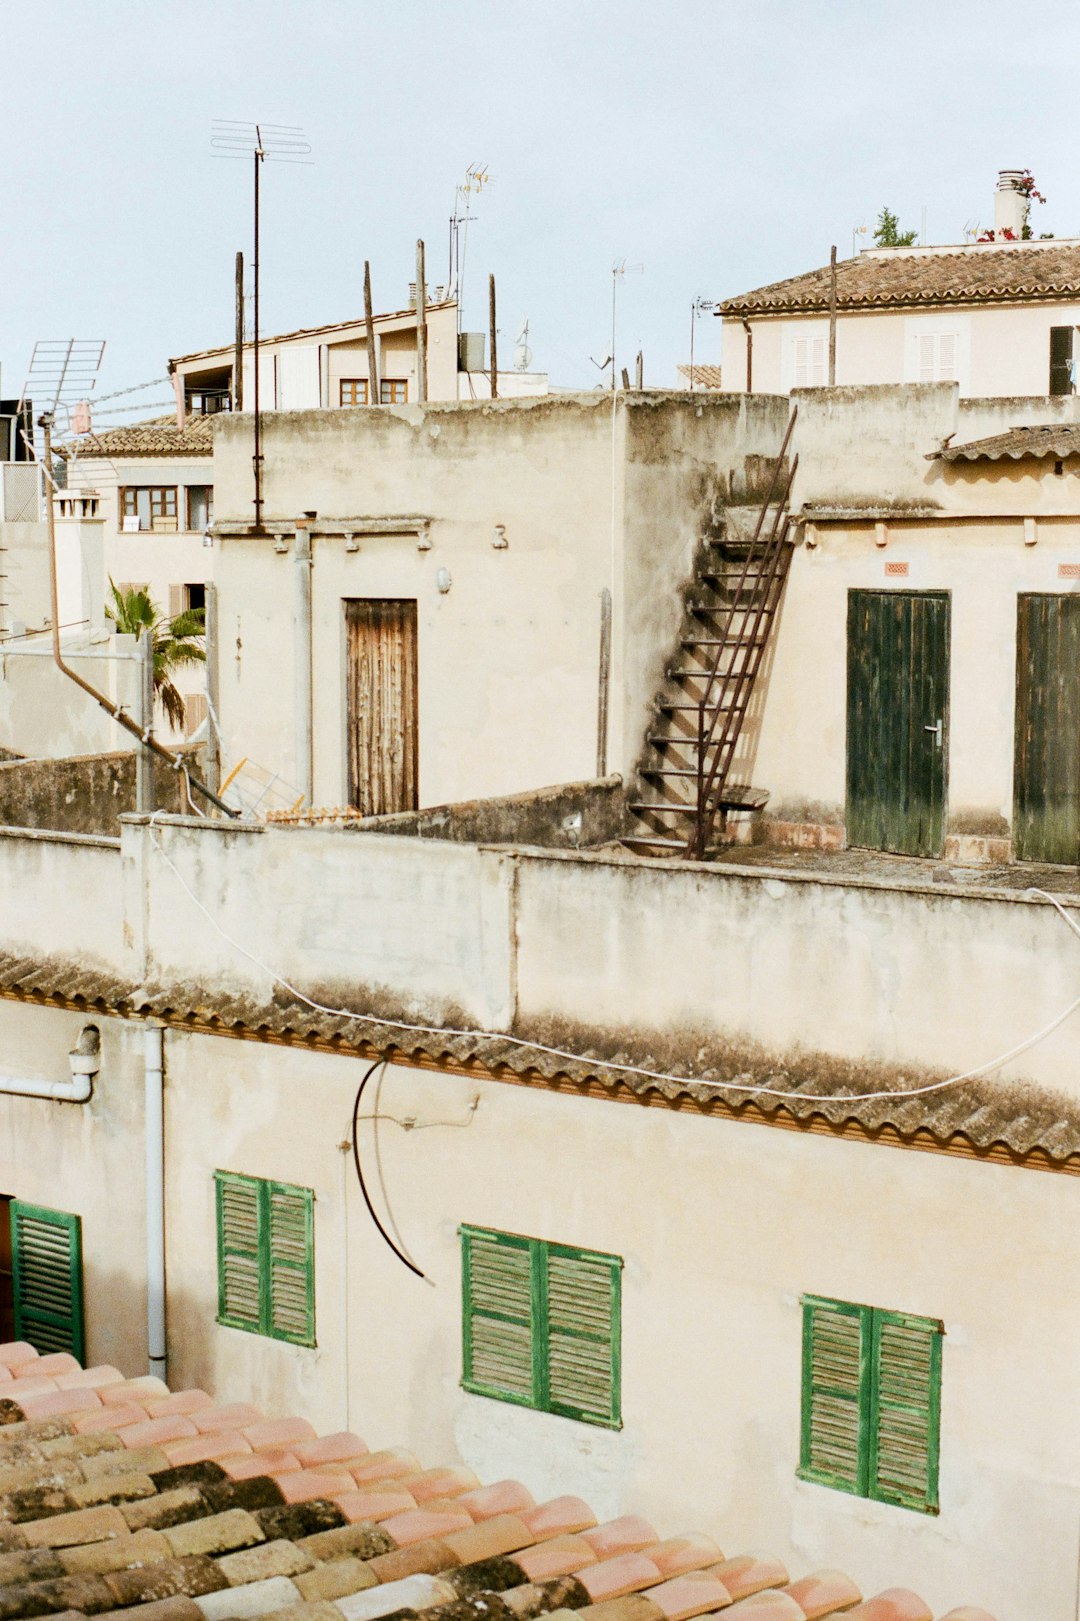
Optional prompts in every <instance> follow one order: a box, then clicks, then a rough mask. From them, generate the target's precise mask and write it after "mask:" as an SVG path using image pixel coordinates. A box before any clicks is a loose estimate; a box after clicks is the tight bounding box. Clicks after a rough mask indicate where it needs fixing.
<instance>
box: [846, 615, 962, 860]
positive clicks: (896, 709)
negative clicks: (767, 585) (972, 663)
mask: <svg viewBox="0 0 1080 1621" xmlns="http://www.w3.org/2000/svg"><path fill="white" fill-rule="evenodd" d="M847 637H848V646H847V660H848V687H847V841H848V843H849V844H854V845H861V846H863V847H864V848H866V849H870V850H891V851H895V852H896V853H897V854H898V855H908V856H937V855H940V854H941V851H942V847H943V844H944V838H945V772H946V759H947V756H948V731H949V713H948V707H949V596H948V592H946V591H851V592H849V593H848V626H847Z"/></svg>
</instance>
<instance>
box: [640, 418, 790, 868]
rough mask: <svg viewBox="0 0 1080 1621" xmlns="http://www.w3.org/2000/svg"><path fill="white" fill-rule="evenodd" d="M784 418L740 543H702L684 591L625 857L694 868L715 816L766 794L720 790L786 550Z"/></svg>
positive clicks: (769, 625)
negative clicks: (686, 862) (664, 859)
mask: <svg viewBox="0 0 1080 1621" xmlns="http://www.w3.org/2000/svg"><path fill="white" fill-rule="evenodd" d="M794 424H795V413H794V412H792V415H791V418H790V420H789V422H788V426H787V432H786V433H785V435H784V442H783V444H782V446H781V448H780V454H779V456H778V457H777V459H776V462H775V464H774V467H773V472H772V478H771V480H770V483H769V488H768V492H767V494H766V496H765V500H764V502H763V503H762V506H761V510H760V512H759V513H758V515H757V521H756V523H755V525H754V529H753V532H752V534H751V536H750V537H749V539H744V540H739V539H737V538H734V537H731V536H729V535H728V533H727V530H726V528H725V529H724V530H723V532H722V533H720V534H718V535H716V536H714V537H711V538H710V539H708V540H707V541H706V542H705V544H704V546H703V548H702V553H701V556H700V557H699V561H698V566H697V570H696V572H695V576H694V580H693V582H692V584H691V585H690V587H689V589H688V591H687V597H686V614H685V618H684V621H683V626H682V631H681V634H680V639H679V648H678V651H677V654H676V658H675V661H674V663H673V664H672V665H671V666H670V667H669V669H668V672H667V681H666V683H665V686H664V688H663V690H662V691H661V693H660V695H659V697H658V699H657V703H656V709H655V717H654V721H653V724H652V726H651V727H650V729H649V732H648V735H647V737H646V753H645V759H644V764H643V765H642V766H640V767H639V769H638V775H639V778H640V780H641V783H642V791H641V794H640V796H639V798H638V799H637V800H635V801H632V802H631V803H630V806H629V809H630V811H631V813H632V814H633V816H634V818H635V823H636V826H635V829H634V831H633V832H632V833H631V834H629V835H627V836H626V837H625V838H624V839H623V843H624V844H625V845H626V846H627V847H628V848H629V849H631V850H636V851H639V852H642V853H649V852H653V853H662V852H666V853H668V854H671V855H678V856H686V857H690V858H692V859H696V860H699V861H700V860H702V859H703V858H704V856H705V853H706V851H707V850H708V848H709V845H710V843H711V841H712V833H713V827H714V824H715V822H716V818H717V817H718V816H722V817H725V818H726V817H727V816H728V815H731V814H733V813H736V812H739V811H744V812H745V811H755V810H760V809H762V807H763V806H764V805H765V803H766V801H767V800H768V797H769V796H768V792H767V791H766V790H764V789H760V788H752V787H750V786H749V785H748V784H746V783H736V782H731V781H730V780H729V778H730V775H731V771H732V766H733V764H734V760H735V753H736V749H737V747H738V743H739V738H740V735H741V733H742V729H743V722H744V721H745V719H746V715H747V711H748V710H749V707H750V701H751V698H752V697H753V693H754V687H755V684H756V681H757V677H758V673H759V671H760V669H761V665H762V661H763V659H764V657H765V651H766V649H767V647H768V645H769V638H770V636H771V634H772V629H773V625H774V624H775V622H776V615H777V611H778V609H779V606H780V598H781V596H782V594H783V590H784V582H785V580H786V579H787V573H788V569H789V567H790V566H791V557H792V553H793V551H794V545H793V541H792V537H791V520H790V517H789V514H788V510H787V508H788V499H789V497H790V494H791V486H792V482H793V480H794V477H795V469H796V467H797V466H798V458H797V457H796V458H795V459H794V461H792V462H791V463H790V464H789V463H788V460H787V451H788V446H789V444H790V441H791V432H792V428H793V427H794Z"/></svg>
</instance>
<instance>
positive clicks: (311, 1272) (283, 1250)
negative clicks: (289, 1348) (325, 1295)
mask: <svg viewBox="0 0 1080 1621" xmlns="http://www.w3.org/2000/svg"><path fill="white" fill-rule="evenodd" d="M266 1201H267V1223H266V1227H267V1266H266V1269H265V1271H266V1284H265V1289H264V1309H265V1316H266V1322H265V1329H266V1332H267V1333H269V1334H271V1335H273V1336H274V1337H275V1338H276V1339H285V1340H293V1341H295V1342H296V1343H297V1344H301V1345H314V1343H315V1256H314V1236H315V1233H314V1196H313V1194H312V1193H311V1190H310V1189H309V1188H293V1187H287V1186H285V1185H283V1184H281V1183H269V1184H267V1185H266Z"/></svg>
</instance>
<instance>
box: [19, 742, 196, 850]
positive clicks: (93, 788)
mask: <svg viewBox="0 0 1080 1621" xmlns="http://www.w3.org/2000/svg"><path fill="white" fill-rule="evenodd" d="M187 758H189V759H190V760H191V763H192V766H193V768H195V769H198V765H197V759H196V753H195V752H192V751H189V752H188V755H187ZM154 803H155V804H156V805H159V806H160V807H161V809H162V810H165V811H170V812H173V813H174V814H175V813H178V812H179V811H180V809H181V804H180V783H179V780H178V778H177V775H176V772H175V771H173V769H172V768H171V766H167V765H166V764H165V763H164V761H162V760H155V762H154ZM134 809H135V755H134V753H132V752H130V751H125V752H117V753H115V754H89V755H78V756H74V757H70V758H68V759H63V760H19V761H16V762H13V763H11V764H4V763H0V827H37V828H53V829H56V830H58V831H62V832H66V833H103V834H106V835H107V836H108V837H110V838H117V839H118V838H119V837H120V818H121V816H127V815H130V814H131V813H132V812H133V811H134Z"/></svg>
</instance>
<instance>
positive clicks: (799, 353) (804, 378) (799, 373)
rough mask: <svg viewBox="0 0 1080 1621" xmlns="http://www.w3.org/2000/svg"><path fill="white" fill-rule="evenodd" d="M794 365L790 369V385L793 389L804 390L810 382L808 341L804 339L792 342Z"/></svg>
mask: <svg viewBox="0 0 1080 1621" xmlns="http://www.w3.org/2000/svg"><path fill="white" fill-rule="evenodd" d="M793 347H794V355H795V364H794V367H793V368H792V383H793V385H794V387H795V388H806V386H807V385H808V383H809V382H810V377H809V360H808V353H807V351H808V350H809V347H810V345H809V341H808V340H807V339H806V338H795V339H794V340H793Z"/></svg>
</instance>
